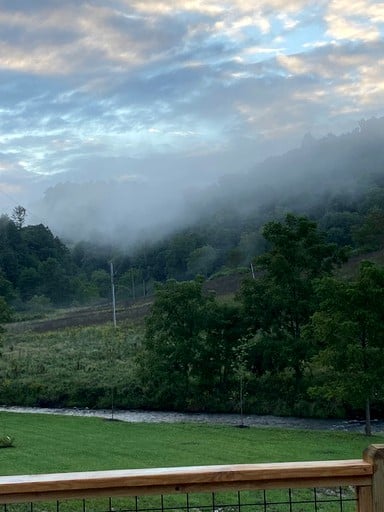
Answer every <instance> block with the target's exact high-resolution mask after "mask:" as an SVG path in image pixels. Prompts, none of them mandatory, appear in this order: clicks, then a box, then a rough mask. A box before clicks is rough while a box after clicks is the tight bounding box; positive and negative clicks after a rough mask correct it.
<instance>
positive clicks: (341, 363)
mask: <svg viewBox="0 0 384 512" xmlns="http://www.w3.org/2000/svg"><path fill="white" fill-rule="evenodd" d="M317 292H318V295H319V298H320V305H319V309H318V311H317V312H316V313H315V314H314V315H313V317H312V321H311V325H310V327H309V331H310V332H311V334H312V336H313V337H314V339H315V340H316V342H317V343H318V346H319V355H318V357H317V363H318V364H319V365H321V367H322V368H323V370H322V375H323V378H324V380H323V382H320V383H318V384H317V386H315V387H314V389H313V392H314V394H317V395H320V396H323V397H325V398H326V399H327V400H332V401H337V402H342V403H346V404H348V405H350V406H353V407H358V408H365V417H366V433H367V434H368V435H370V434H371V424H370V405H371V402H372V401H374V400H376V399H377V397H380V396H382V394H383V392H384V383H383V380H382V368H383V365H384V310H383V303H384V267H380V266H378V265H375V264H373V263H370V262H363V263H362V264H361V265H360V269H359V274H358V276H357V278H356V279H354V280H351V281H346V280H341V279H336V278H333V277H327V278H323V279H322V280H320V281H319V283H318V285H317ZM324 368H325V369H326V372H324Z"/></svg>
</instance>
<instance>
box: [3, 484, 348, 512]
mask: <svg viewBox="0 0 384 512" xmlns="http://www.w3.org/2000/svg"><path fill="white" fill-rule="evenodd" d="M356 501H357V498H356V492H355V488H354V487H335V488H313V489H276V490H275V489H274V490H268V491H267V490H257V491H256V490H255V491H236V492H220V493H216V492H212V493H193V494H172V495H158V496H135V497H124V498H116V497H113V498H97V499H92V498H89V499H88V498H87V499H82V500H74V499H72V500H62V501H50V502H33V503H22V504H6V505H2V507H3V510H2V511H1V510H0V512H173V511H174V512H352V511H353V512H355V510H356Z"/></svg>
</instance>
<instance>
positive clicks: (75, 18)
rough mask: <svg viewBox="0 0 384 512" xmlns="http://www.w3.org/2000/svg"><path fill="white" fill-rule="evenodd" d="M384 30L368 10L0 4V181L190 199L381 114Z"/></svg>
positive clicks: (47, 1)
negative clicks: (104, 184)
mask: <svg viewBox="0 0 384 512" xmlns="http://www.w3.org/2000/svg"><path fill="white" fill-rule="evenodd" d="M383 21H384V12H383V3H382V2H373V1H372V2H371V1H368V0H357V1H356V2H352V3H350V2H347V1H346V0H334V1H332V2H331V1H326V0H321V1H314V0H312V1H308V0H292V1H291V0H290V1H289V2H287V1H286V0H268V1H267V0H261V1H258V2H254V1H251V0H167V1H165V0H111V1H110V2H104V1H102V0H90V1H82V0H80V1H79V0H76V1H75V0H68V1H66V2H62V1H61V2H59V1H58V0H44V1H43V0H34V1H33V2H31V1H30V0H28V1H27V0H24V1H22V0H18V1H17V2H15V1H14V0H12V1H11V0H4V1H3V2H2V9H1V11H0V31H1V39H0V95H1V99H2V101H1V106H0V121H1V123H0V153H1V155H2V156H1V159H2V160H1V161H2V162H5V164H3V165H6V167H5V168H6V169H8V170H7V171H3V172H2V171H1V170H0V179H1V180H2V181H3V182H4V183H9V186H17V187H20V189H18V190H20V192H21V191H22V193H23V194H24V190H25V189H26V188H27V187H26V184H28V186H29V187H30V188H31V190H32V189H33V190H37V188H38V186H41V187H44V186H47V185H48V184H52V183H53V184H55V183H57V182H58V181H66V180H68V179H70V180H72V181H76V180H78V181H86V179H91V180H94V179H103V177H104V178H105V179H109V178H110V179H115V180H119V179H120V180H121V179H122V180H124V179H125V178H124V177H125V176H128V177H129V178H128V179H129V180H131V177H132V176H135V177H137V180H140V179H142V180H144V181H145V182H148V181H150V180H155V177H156V175H157V174H156V173H157V172H159V173H160V174H161V175H162V176H165V174H166V175H167V176H168V177H167V180H169V182H167V183H168V185H169V186H171V185H170V184H169V183H170V182H171V181H172V180H173V182H175V181H177V180H179V178H178V177H179V176H182V179H181V178H180V183H181V182H183V183H184V185H185V187H188V186H189V184H190V183H193V184H196V183H203V182H204V183H206V182H209V181H212V180H214V179H216V178H217V176H218V175H219V174H220V172H221V173H225V172H229V171H236V170H238V169H239V170H242V169H244V168H246V167H247V166H250V165H251V164H252V163H253V162H255V161H257V160H260V159H262V158H263V157H265V156H267V155H268V154H271V153H276V152H281V151H284V150H286V149H288V148H290V147H293V146H295V145H297V144H299V143H300V141H301V139H302V136H303V134H304V133H305V132H308V131H311V132H312V133H313V134H314V135H318V136H321V135H325V134H327V133H328V132H332V131H333V132H335V133H340V132H341V131H343V130H345V129H349V128H350V127H351V126H355V125H356V122H357V121H358V120H359V119H361V118H363V117H365V118H366V117H370V116H372V115H380V114H382V113H383V105H384V93H383V83H384V76H383V71H382V69H383V66H382V61H383V59H382V55H383V54H384V53H383V50H384V48H383ZM7 166H8V167H7ZM184 169H186V172H185V173H184V171H183V170H184ZM187 171H188V172H187ZM13 173H14V176H15V178H13V177H12V176H13ZM16 176H17V179H16ZM28 177H30V178H33V179H30V180H29V179H28ZM3 178H4V179H3ZM132 179H136V178H132ZM31 183H33V186H32V185H31ZM34 187H36V188H34ZM159 187H160V185H159ZM14 190H16V189H14ZM159 190H160V191H161V187H160V188H159ZM16 191H17V190H16ZM159 193H161V192H159ZM23 197H25V196H23Z"/></svg>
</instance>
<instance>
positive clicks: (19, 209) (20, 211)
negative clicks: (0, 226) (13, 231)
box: [11, 205, 27, 229]
mask: <svg viewBox="0 0 384 512" xmlns="http://www.w3.org/2000/svg"><path fill="white" fill-rule="evenodd" d="M26 215H27V210H26V209H25V208H24V206H20V205H19V206H15V207H14V209H13V210H12V215H11V219H12V220H13V222H14V223H15V225H16V227H17V229H21V228H22V227H23V225H24V222H25V217H26Z"/></svg>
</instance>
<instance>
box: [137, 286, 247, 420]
mask: <svg viewBox="0 0 384 512" xmlns="http://www.w3.org/2000/svg"><path fill="white" fill-rule="evenodd" d="M239 329H240V318H239V314H238V308H235V307H234V306H227V305H219V304H218V303H217V301H216V300H215V299H214V297H213V296H212V295H209V294H206V293H204V291H203V282H202V280H200V279H197V280H195V281H188V282H181V283H179V282H177V281H174V280H171V281H168V282H167V283H165V284H163V285H158V287H157V290H156V295H155V302H154V304H153V306H152V310H151V314H150V315H149V317H148V320H147V324H146V336H145V346H144V350H143V352H142V354H141V355H140V357H139V368H140V369H139V373H140V378H141V382H142V386H143V391H144V395H145V397H146V405H150V406H152V407H168V408H177V409H190V410H196V409H202V408H206V407H209V406H212V405H213V406H215V407H218V406H219V404H221V403H222V402H224V401H225V397H227V396H229V389H230V386H231V373H233V371H232V367H231V364H232V357H233V346H234V345H235V344H237V343H238V339H239V337H240V331H239Z"/></svg>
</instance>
